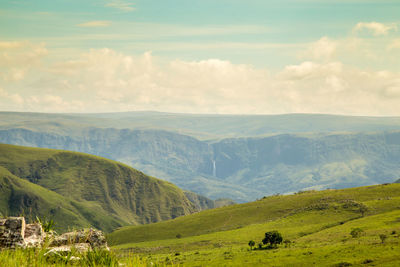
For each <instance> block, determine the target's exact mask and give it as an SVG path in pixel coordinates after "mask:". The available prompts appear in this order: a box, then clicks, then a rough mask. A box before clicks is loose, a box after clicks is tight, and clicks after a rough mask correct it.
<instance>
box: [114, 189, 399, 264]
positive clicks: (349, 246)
mask: <svg viewBox="0 0 400 267" xmlns="http://www.w3.org/2000/svg"><path fill="white" fill-rule="evenodd" d="M399 193H400V185H399V184H387V185H376V186H368V187H360V188H351V189H344V190H325V191H307V192H301V193H298V194H295V195H287V196H282V195H277V196H271V197H266V198H263V199H261V200H258V201H255V202H251V203H246V204H240V205H233V206H228V207H223V208H217V209H213V210H207V211H203V212H200V213H196V214H192V215H188V216H185V217H180V218H176V219H174V220H170V221H165V222H160V223H155V224H149V225H142V226H127V227H122V228H120V229H118V230H116V231H114V232H112V233H110V234H109V235H108V237H107V238H108V241H109V243H110V244H112V245H113V246H114V247H113V248H114V249H115V250H116V251H119V252H120V253H122V254H123V253H124V252H125V251H130V252H134V253H136V254H139V255H140V256H141V257H142V258H143V259H147V261H152V262H158V263H164V262H170V263H171V262H172V263H174V264H183V265H184V266H198V265H207V266H222V265H224V266H231V265H233V266H244V265H247V266H250V265H252V266H254V265H258V266H272V265H273V266H310V265H316V266H351V265H356V266H361V265H363V264H369V263H371V264H372V265H374V266H397V265H398V264H399V263H400V257H399V256H398V253H397V251H398V249H400V240H399V229H400V220H399V219H398V218H399V217H400V210H399V208H398V207H399V205H400V197H399V196H400V194H399ZM355 228H360V229H361V234H360V236H359V237H352V235H351V234H350V233H351V231H352V230H353V229H355ZM272 230H278V231H279V232H280V233H282V235H283V237H284V239H285V240H290V243H286V245H281V246H279V248H278V249H270V250H249V249H248V248H249V247H248V242H249V240H255V241H256V244H257V243H258V242H260V241H261V239H262V238H263V237H264V233H265V232H267V231H272ZM381 236H384V239H383V241H382V238H381ZM178 237H179V238H178Z"/></svg>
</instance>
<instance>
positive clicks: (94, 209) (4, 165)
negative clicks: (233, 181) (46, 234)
mask: <svg viewBox="0 0 400 267" xmlns="http://www.w3.org/2000/svg"><path fill="white" fill-rule="evenodd" d="M194 211H195V208H194V206H193V205H192V203H191V202H190V201H189V200H188V199H187V198H186V197H185V194H184V192H183V191H182V190H180V189H179V188H177V187H176V186H174V185H172V184H171V183H168V182H165V181H161V180H158V179H155V178H152V177H149V176H146V175H145V174H143V173H141V172H139V171H137V170H135V169H132V168H130V167H128V166H126V165H123V164H121V163H118V162H115V161H111V160H107V159H104V158H100V157H97V156H92V155H87V154H82V153H76V152H67V151H62V150H52V149H39V148H28V147H20V146H13V145H4V144H0V213H1V214H3V216H19V215H24V216H25V217H26V218H27V219H28V221H34V220H35V218H36V217H40V218H44V217H46V218H49V221H48V222H47V223H44V227H45V228H46V229H47V228H49V230H50V229H51V228H53V227H54V228H55V229H56V230H58V231H66V230H68V228H83V227H95V228H97V229H101V230H105V231H110V230H112V229H115V228H117V227H120V226H122V225H127V224H134V225H135V224H141V223H150V222H157V221H160V220H166V219H171V218H175V217H178V216H181V215H185V214H190V213H192V212H194Z"/></svg>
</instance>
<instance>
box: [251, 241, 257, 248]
mask: <svg viewBox="0 0 400 267" xmlns="http://www.w3.org/2000/svg"><path fill="white" fill-rule="evenodd" d="M255 245H256V242H254V241H253V240H250V241H249V247H250V249H253V247H254V246H255Z"/></svg>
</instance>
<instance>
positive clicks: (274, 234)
mask: <svg viewBox="0 0 400 267" xmlns="http://www.w3.org/2000/svg"><path fill="white" fill-rule="evenodd" d="M282 240H283V238H282V235H281V234H280V233H279V232H278V231H270V232H266V233H265V238H264V239H263V240H262V242H263V244H264V245H268V244H269V246H270V247H277V245H278V244H281V243H282Z"/></svg>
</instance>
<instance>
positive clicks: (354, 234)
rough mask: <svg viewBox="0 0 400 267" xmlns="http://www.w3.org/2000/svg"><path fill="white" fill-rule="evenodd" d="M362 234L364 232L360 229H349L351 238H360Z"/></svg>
mask: <svg viewBox="0 0 400 267" xmlns="http://www.w3.org/2000/svg"><path fill="white" fill-rule="evenodd" d="M363 233H364V230H363V229H361V228H353V229H351V232H350V235H351V237H353V238H357V237H360V236H361V235H362V234H363Z"/></svg>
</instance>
